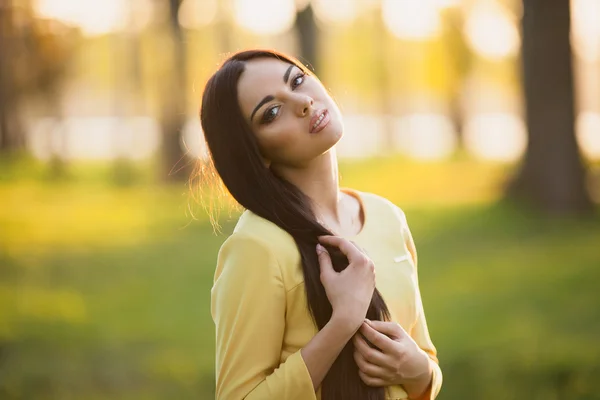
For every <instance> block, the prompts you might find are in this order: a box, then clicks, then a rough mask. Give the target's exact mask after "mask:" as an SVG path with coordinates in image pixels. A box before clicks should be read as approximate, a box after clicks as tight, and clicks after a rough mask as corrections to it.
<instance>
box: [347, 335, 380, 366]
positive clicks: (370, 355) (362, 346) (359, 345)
mask: <svg viewBox="0 0 600 400" xmlns="http://www.w3.org/2000/svg"><path fill="white" fill-rule="evenodd" d="M353 343H354V348H355V349H356V351H357V352H358V353H359V354H360V356H361V357H362V358H363V359H364V360H365V361H367V362H368V363H371V364H374V365H379V366H381V367H385V366H386V365H387V362H386V361H387V359H386V356H385V354H383V353H382V352H380V351H379V350H377V349H373V348H371V346H369V345H368V344H367V342H366V341H365V339H363V338H362V336H361V335H360V334H356V335H354V338H353Z"/></svg>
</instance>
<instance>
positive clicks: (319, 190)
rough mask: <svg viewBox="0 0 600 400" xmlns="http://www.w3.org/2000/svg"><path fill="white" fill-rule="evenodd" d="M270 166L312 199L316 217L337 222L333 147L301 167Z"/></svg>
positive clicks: (337, 192) (338, 220) (338, 204)
mask: <svg viewBox="0 0 600 400" xmlns="http://www.w3.org/2000/svg"><path fill="white" fill-rule="evenodd" d="M272 168H276V170H277V173H278V174H279V175H280V176H281V177H282V178H285V179H286V180H287V181H289V182H291V183H293V184H294V185H296V186H297V187H298V188H299V189H300V190H301V191H302V192H303V193H304V194H306V195H307V196H308V197H309V198H310V199H311V200H312V202H313V212H314V213H315V216H316V217H317V219H319V220H321V221H333V222H335V223H336V224H339V222H340V200H341V193H340V187H339V177H338V165H337V155H336V153H335V149H331V150H330V151H328V152H326V153H324V154H323V155H321V156H320V157H318V158H316V159H314V160H313V161H311V162H310V163H309V164H307V165H305V166H303V167H301V168H290V167H282V166H275V165H273V166H272Z"/></svg>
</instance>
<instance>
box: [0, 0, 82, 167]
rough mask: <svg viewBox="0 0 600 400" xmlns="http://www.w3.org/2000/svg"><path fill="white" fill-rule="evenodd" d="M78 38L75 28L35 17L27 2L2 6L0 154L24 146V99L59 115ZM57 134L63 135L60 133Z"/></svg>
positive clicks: (57, 164) (9, 0)
mask: <svg viewBox="0 0 600 400" xmlns="http://www.w3.org/2000/svg"><path fill="white" fill-rule="evenodd" d="M78 37H79V35H78V33H77V31H76V30H75V29H73V28H69V27H67V26H65V25H64V24H61V23H60V22H58V21H49V20H43V19H40V18H36V16H35V15H34V13H33V10H32V8H31V6H30V4H29V2H27V1H20V2H19V6H17V5H15V4H14V2H13V1H12V0H4V1H3V2H2V3H1V4H0V153H4V154H7V153H11V152H14V151H16V150H22V149H23V148H24V147H25V129H24V126H23V121H22V120H21V118H22V113H23V111H24V110H23V109H24V104H25V101H28V100H31V99H32V98H34V97H37V98H39V99H40V100H42V101H43V102H44V103H45V104H46V106H47V108H48V110H49V111H50V112H51V114H53V115H55V116H58V117H60V102H59V101H57V98H58V97H59V96H60V92H61V88H62V84H63V82H64V78H65V77H66V74H67V72H68V65H69V60H70V58H71V57H72V55H73V53H74V49H75V43H76V39H77V38H78ZM55 134H57V135H62V134H63V132H62V131H61V130H60V129H58V130H55ZM61 141H62V140H61V138H58V140H54V142H61ZM59 157H60V156H59V155H57V154H54V156H53V159H52V163H51V165H52V170H53V171H59V172H60V171H63V169H64V161H63V160H62V159H61V160H58V158H59Z"/></svg>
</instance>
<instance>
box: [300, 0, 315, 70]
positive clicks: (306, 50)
mask: <svg viewBox="0 0 600 400" xmlns="http://www.w3.org/2000/svg"><path fill="white" fill-rule="evenodd" d="M295 25H296V31H297V32H298V41H299V44H300V54H299V55H298V58H299V59H300V61H302V63H304V65H308V66H309V68H311V69H312V71H313V72H315V73H318V72H319V66H318V64H317V62H318V60H317V58H318V55H317V50H318V49H317V24H316V23H315V15H314V12H313V9H312V5H311V4H310V3H308V5H307V6H306V7H305V8H304V9H302V10H300V11H298V12H297V13H296V23H295Z"/></svg>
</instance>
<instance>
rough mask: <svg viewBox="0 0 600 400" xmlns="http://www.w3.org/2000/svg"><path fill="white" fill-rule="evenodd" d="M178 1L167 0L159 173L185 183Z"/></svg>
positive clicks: (183, 66) (187, 168) (187, 165)
mask: <svg viewBox="0 0 600 400" xmlns="http://www.w3.org/2000/svg"><path fill="white" fill-rule="evenodd" d="M181 2H182V0H169V2H168V19H167V20H168V27H167V32H168V35H169V37H170V46H169V47H168V48H169V49H170V50H171V51H170V54H169V56H168V61H167V63H168V64H169V68H168V69H167V73H166V75H165V77H164V79H163V80H162V82H161V89H160V90H161V93H162V96H161V102H162V103H161V107H160V110H161V111H160V112H161V121H160V125H161V129H162V145H161V152H162V167H163V168H162V171H161V177H162V178H163V179H165V180H185V179H187V178H188V177H189V175H190V172H191V162H189V161H188V160H187V159H186V155H185V153H184V151H183V148H182V146H181V135H182V129H183V127H184V125H185V121H186V107H185V93H186V91H185V75H186V53H185V43H184V42H183V32H182V29H181V26H180V25H179V20H178V17H177V13H178V11H179V6H180V5H181Z"/></svg>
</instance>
